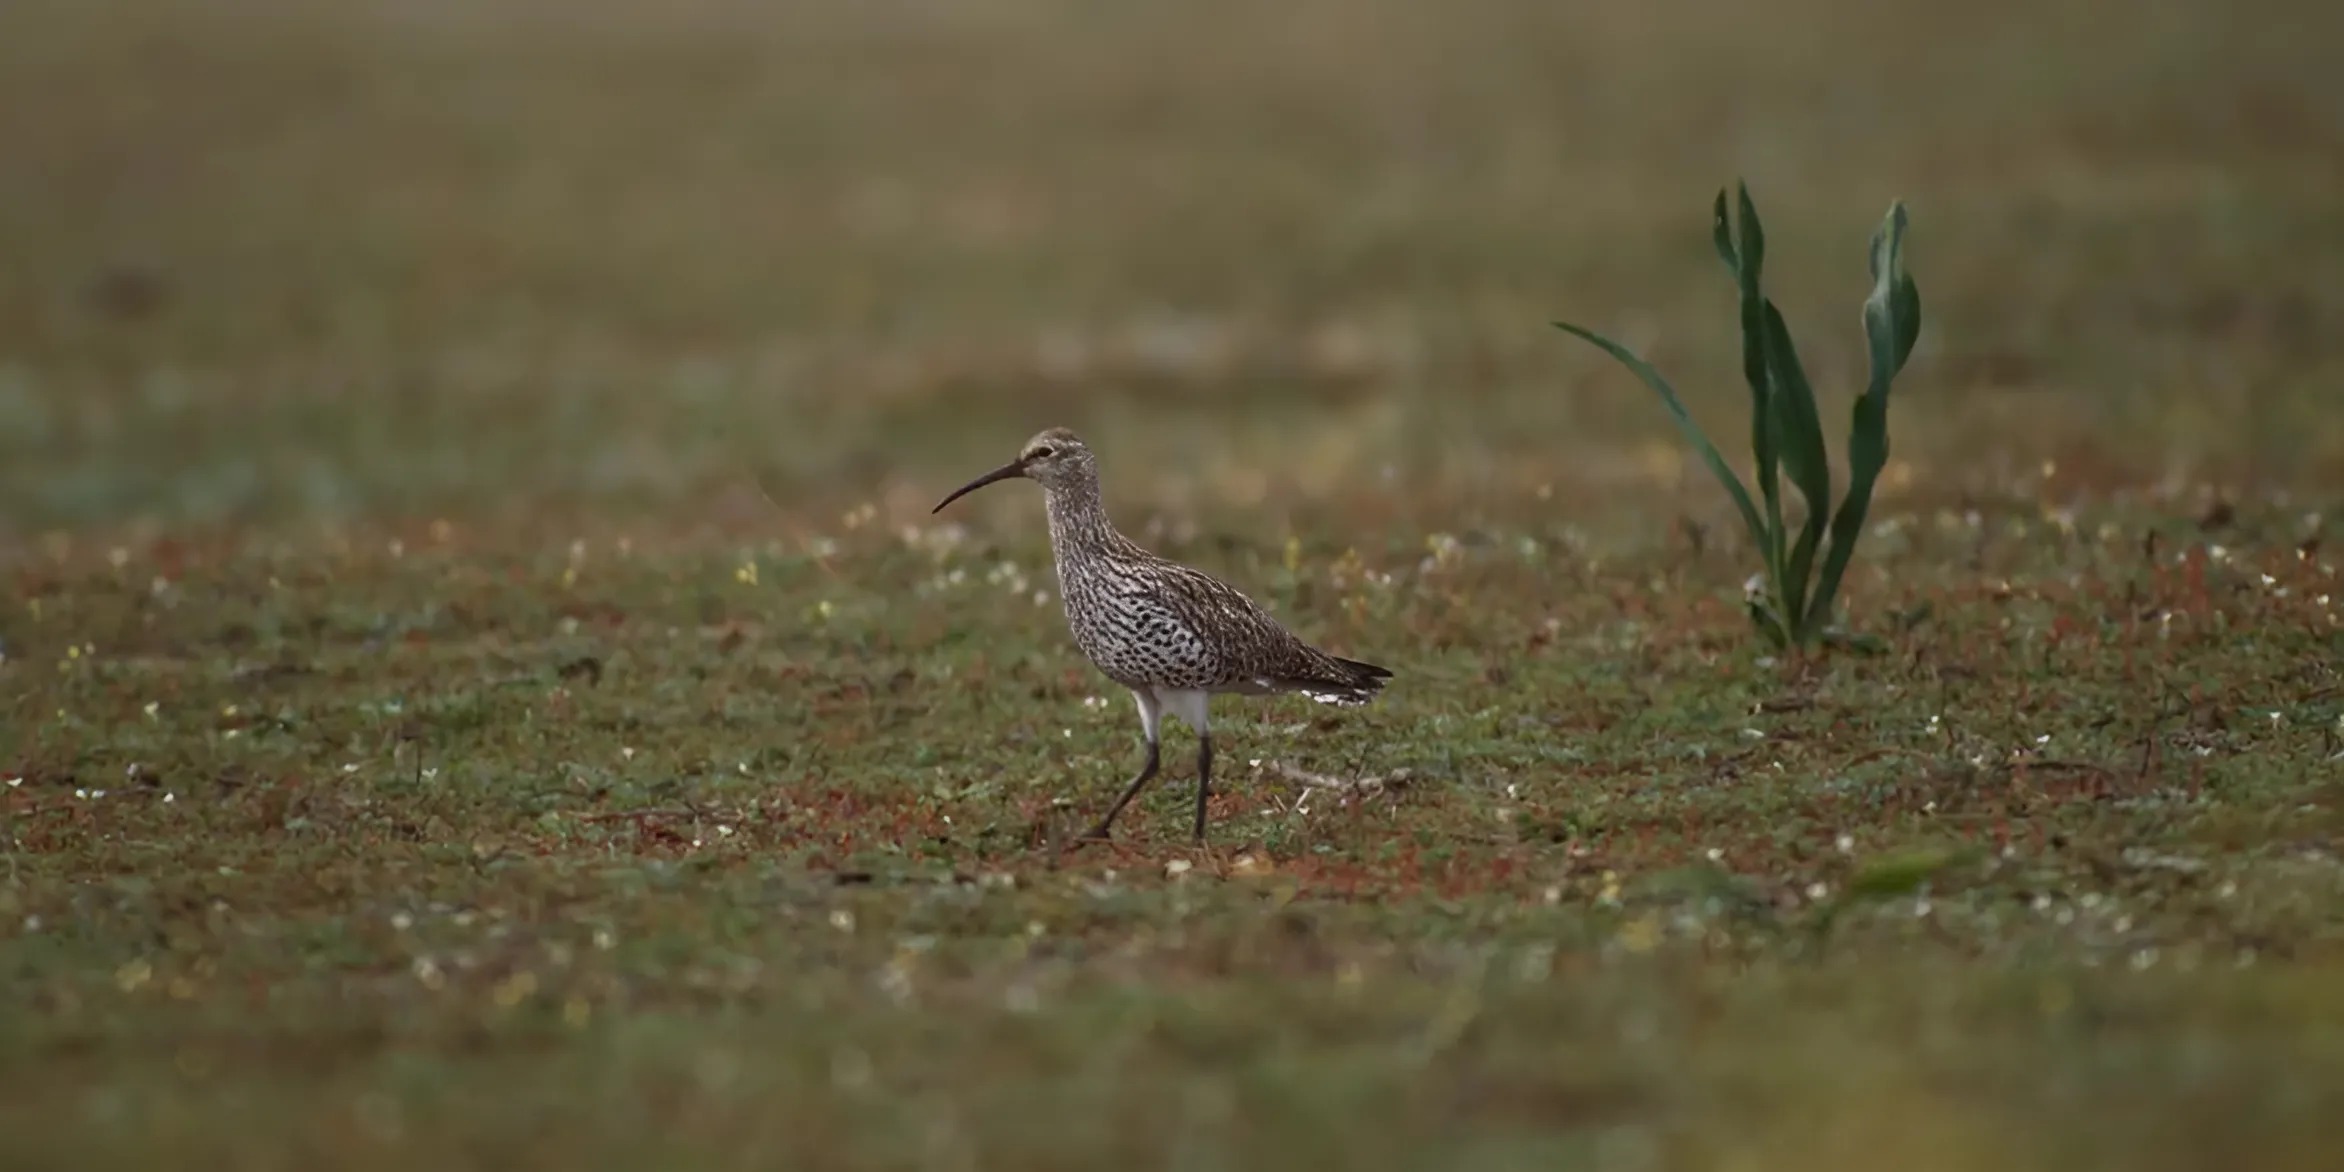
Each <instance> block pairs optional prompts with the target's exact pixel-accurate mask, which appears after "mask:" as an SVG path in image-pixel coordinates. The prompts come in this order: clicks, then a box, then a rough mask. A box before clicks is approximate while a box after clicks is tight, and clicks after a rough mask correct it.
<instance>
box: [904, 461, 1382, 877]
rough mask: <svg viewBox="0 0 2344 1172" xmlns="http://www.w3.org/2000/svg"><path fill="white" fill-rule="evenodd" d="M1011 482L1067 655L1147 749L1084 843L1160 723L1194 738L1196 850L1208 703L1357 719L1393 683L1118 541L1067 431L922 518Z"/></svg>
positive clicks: (1145, 777) (1204, 794)
mask: <svg viewBox="0 0 2344 1172" xmlns="http://www.w3.org/2000/svg"><path fill="white" fill-rule="evenodd" d="M1019 478H1023V479H1026V480H1031V481H1034V482H1035V483H1037V484H1040V485H1041V486H1042V494H1043V498H1044V504H1045V505H1046V507H1047V510H1048V515H1049V521H1050V553H1051V558H1052V560H1053V561H1054V562H1055V563H1056V566H1057V571H1058V594H1059V597H1060V599H1061V600H1063V603H1064V607H1065V611H1066V625H1067V628H1068V630H1069V631H1070V632H1071V633H1072V634H1073V636H1074V642H1075V646H1076V647H1077V648H1079V649H1080V650H1081V651H1082V653H1083V655H1084V657H1086V658H1087V659H1089V660H1090V662H1091V664H1092V665H1093V666H1095V667H1097V668H1098V669H1099V671H1100V672H1101V673H1102V674H1104V675H1105V676H1106V677H1107V678H1108V679H1110V680H1113V681H1114V682H1116V683H1118V684H1121V685H1122V686H1123V687H1125V688H1127V689H1129V690H1130V692H1131V697H1132V701H1133V702H1134V704H1136V705H1137V707H1138V708H1139V719H1140V727H1141V730H1142V731H1143V732H1144V733H1145V734H1146V737H1147V758H1146V760H1145V761H1144V762H1143V763H1142V764H1141V766H1140V771H1139V775H1138V776H1136V777H1134V778H1132V780H1131V782H1130V784H1129V785H1128V786H1126V787H1125V788H1124V790H1123V794H1122V796H1121V797H1118V798H1116V799H1115V802H1114V804H1113V805H1111V806H1109V807H1108V808H1107V813H1106V814H1105V816H1103V817H1101V818H1100V819H1099V822H1098V825H1096V826H1095V827H1093V828H1092V829H1091V830H1090V831H1089V833H1087V834H1085V835H1084V836H1083V838H1084V839H1085V840H1091V841H1097V840H1105V839H1106V838H1107V837H1108V833H1109V830H1110V828H1111V827H1112V826H1113V825H1114V823H1115V817H1116V815H1118V814H1121V813H1122V812H1123V808H1124V807H1125V806H1127V805H1130V804H1131V800H1132V799H1133V798H1135V797H1138V796H1139V793H1140V791H1141V790H1142V789H1144V788H1146V787H1147V784H1148V782H1150V781H1152V780H1154V778H1155V777H1156V774H1157V772H1158V769H1159V767H1160V765H1161V763H1162V750H1163V738H1162V726H1163V717H1164V714H1165V713H1171V714H1172V715H1174V716H1176V717H1179V718H1180V720H1181V722H1182V723H1184V724H1186V725H1188V727H1189V728H1191V729H1193V730H1194V731H1195V732H1196V737H1197V751H1196V825H1195V828H1194V836H1195V841H1196V843H1197V845H1199V846H1202V845H1203V844H1204V841H1205V802H1206V799H1208V798H1209V797H1211V795H1212V785H1213V780H1212V778H1213V734H1212V730H1211V728H1210V725H1209V722H1208V719H1207V711H1206V710H1207V708H1208V707H1209V705H1210V701H1211V698H1212V697H1213V696H1214V695H1216V694H1224V693H1236V694H1240V695H1266V694H1274V693H1300V694H1302V695H1304V696H1308V697H1309V698H1311V699H1313V700H1316V701H1318V702H1320V703H1323V704H1332V705H1337V706H1343V707H1354V706H1359V705H1364V704H1367V703H1369V702H1370V701H1372V700H1373V699H1374V698H1375V697H1376V695H1377V694H1378V693H1380V692H1381V691H1382V690H1383V687H1384V682H1385V681H1386V680H1388V679H1391V678H1392V673H1391V671H1390V670H1389V669H1386V668H1382V667H1378V666H1376V665H1375V664H1372V663H1364V662H1361V661H1360V660H1356V659H1345V658H1343V657H1341V656H1337V655H1331V654H1329V653H1327V652H1325V651H1321V650H1319V649H1318V648H1316V647H1313V646H1311V645H1310V644H1308V643H1306V642H1304V641H1303V640H1302V639H1301V638H1299V637H1297V636H1296V635H1295V634H1294V633H1293V632H1291V631H1289V630H1287V629H1286V628H1285V627H1284V626H1283V625H1281V624H1280V623H1279V622H1278V620H1276V619H1274V618H1272V617H1270V614H1269V612H1268V611H1266V610H1264V609H1262V607H1261V604H1259V603H1257V602H1255V601H1254V600H1253V599H1251V598H1248V597H1246V595H1245V594H1244V593H1243V592H1241V591H1239V590H1238V589H1237V588H1236V587H1233V586H1231V585H1229V584H1228V583H1226V582H1223V581H1221V580H1220V579H1218V578H1215V577H1213V576H1212V575H1211V574H1208V573H1205V572H1204V571H1202V570H1199V569H1196V568H1194V567H1192V566H1187V565H1183V564H1181V563H1179V562H1175V561H1172V560H1170V559H1168V558H1163V557H1158V556H1157V555H1155V554H1153V553H1150V552H1148V551H1147V550H1145V549H1142V548H1141V547H1140V546H1139V545H1138V544H1137V543H1136V542H1133V541H1132V540H1131V539H1130V538H1128V537H1125V536H1124V535H1123V534H1122V533H1121V532H1119V531H1118V530H1117V529H1116V528H1115V526H1114V523H1113V522H1111V521H1109V520H1108V519H1107V509H1106V505H1105V503H1104V502H1103V501H1102V500H1101V499H1100V492H1099V463H1098V458H1097V457H1096V456H1095V455H1093V454H1092V452H1091V449H1090V447H1089V445H1087V444H1085V443H1083V441H1082V439H1081V438H1080V437H1079V436H1077V435H1075V434H1074V432H1073V431H1071V430H1069V429H1067V428H1064V427H1052V428H1048V429H1046V430H1044V431H1042V432H1040V433H1038V434H1036V435H1035V436H1034V437H1033V438H1032V439H1030V440H1027V441H1026V442H1025V446H1024V447H1022V448H1020V449H1019V450H1018V453H1017V458H1016V459H1014V460H1011V461H1010V462H1008V463H1006V464H1003V465H1002V466H1000V467H999V468H995V469H994V470H992V471H991V472H987V473H985V474H984V475H982V476H979V477H977V478H976V479H974V480H971V481H969V482H968V483H967V484H964V485H962V486H961V487H959V488H957V489H955V490H953V492H952V494H951V495H949V496H947V497H945V498H944V499H943V500H942V501H939V502H937V504H936V507H935V508H934V509H931V510H929V515H931V516H934V515H935V514H937V513H941V512H943V511H944V507H945V506H946V505H949V504H951V503H952V502H954V501H956V500H959V499H960V498H961V497H964V496H967V495H968V494H969V493H972V492H975V491H976V490H978V489H980V488H983V487H985V486H986V485H989V484H994V483H998V482H1000V481H1004V480H1014V479H1019Z"/></svg>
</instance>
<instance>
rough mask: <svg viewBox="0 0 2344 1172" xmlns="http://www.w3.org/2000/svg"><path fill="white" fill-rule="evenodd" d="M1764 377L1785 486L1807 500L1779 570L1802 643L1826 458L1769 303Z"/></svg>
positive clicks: (1827, 474)
mask: <svg viewBox="0 0 2344 1172" xmlns="http://www.w3.org/2000/svg"><path fill="white" fill-rule="evenodd" d="M1766 365H1767V377H1768V379H1769V381H1771V382H1772V383H1773V384H1774V389H1773V400H1774V417H1775V421H1776V432H1775V434H1776V435H1777V436H1778V437H1779V438H1780V439H1781V441H1782V464H1783V467H1784V468H1785V469H1786V470H1788V471H1789V473H1790V478H1791V483H1792V484H1794V485H1797V486H1798V489H1799V495H1800V496H1802V497H1804V498H1806V501H1807V519H1806V521H1805V522H1804V523H1803V524H1802V525H1801V526H1800V527H1799V539H1798V541H1797V542H1796V543H1795V544H1793V545H1792V546H1791V549H1790V553H1789V555H1788V557H1787V558H1786V559H1785V561H1784V565H1783V591H1784V598H1783V602H1782V605H1783V608H1784V611H1785V616H1786V618H1787V620H1788V621H1789V622H1790V623H1791V625H1792V627H1793V631H1792V635H1791V638H1792V640H1793V641H1794V642H1799V643H1804V642H1806V641H1807V639H1808V636H1809V635H1810V632H1809V631H1808V630H1807V629H1806V622H1805V619H1806V613H1807V584H1808V580H1809V577H1810V575H1811V573H1812V571H1813V569H1814V565H1815V549H1816V546H1817V544H1818V543H1820V542H1821V541H1822V539H1823V527H1824V525H1825V523H1826V522H1827V521H1828V520H1829V519H1830V517H1831V457H1830V456H1829V455H1828V454H1827V453H1826V451H1825V449H1824V446H1823V421H1822V418H1821V417H1820V416H1819V415H1818V414H1817V413H1816V410H1815V392H1814V389H1813V387H1812V386H1810V385H1809V384H1808V382H1807V372H1806V371H1805V369H1804V368H1802V367H1801V366H1800V364H1799V351H1798V347H1797V346H1796V345H1794V344H1793V343H1792V342H1791V331H1790V327H1789V325H1787V324H1786V323H1785V322H1784V321H1783V319H1782V311H1781V310H1779V309H1777V308H1775V305H1774V302H1773V301H1771V300H1769V301H1768V302H1767V303H1766Z"/></svg>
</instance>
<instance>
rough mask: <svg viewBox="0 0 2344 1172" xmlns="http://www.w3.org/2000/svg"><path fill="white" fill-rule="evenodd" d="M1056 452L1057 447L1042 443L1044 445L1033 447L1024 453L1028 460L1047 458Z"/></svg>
mask: <svg viewBox="0 0 2344 1172" xmlns="http://www.w3.org/2000/svg"><path fill="white" fill-rule="evenodd" d="M1057 452H1058V449H1056V448H1053V447H1051V446H1050V445H1048V444H1044V445H1042V446H1041V447H1038V448H1035V449H1034V450H1033V451H1030V452H1027V453H1026V459H1028V460H1047V459H1049V458H1050V457H1051V456H1054V455H1056V454H1057Z"/></svg>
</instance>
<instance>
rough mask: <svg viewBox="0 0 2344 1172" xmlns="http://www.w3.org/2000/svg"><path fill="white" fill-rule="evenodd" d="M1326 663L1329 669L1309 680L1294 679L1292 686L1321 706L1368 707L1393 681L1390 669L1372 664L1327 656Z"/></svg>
mask: <svg viewBox="0 0 2344 1172" xmlns="http://www.w3.org/2000/svg"><path fill="white" fill-rule="evenodd" d="M1326 661H1327V666H1326V670H1324V671H1320V672H1315V673H1312V676H1311V678H1309V679H1299V680H1294V681H1292V683H1291V685H1290V686H1291V687H1293V688H1294V690H1295V691H1298V692H1301V693H1302V694H1303V695H1305V696H1308V697H1310V698H1311V699H1313V700H1316V701H1318V702H1319V703H1321V704H1341V705H1352V704H1365V703H1367V702H1368V701H1370V700H1372V699H1374V698H1375V695H1376V693H1378V692H1381V691H1383V690H1384V681H1385V680H1388V679H1391V678H1392V673H1391V671H1390V669H1388V668H1381V667H1377V666H1376V665H1375V664H1372V663H1362V662H1360V661H1359V660H1356V659H1344V658H1342V657H1341V656H1337V655H1329V656H1327V657H1326Z"/></svg>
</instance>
